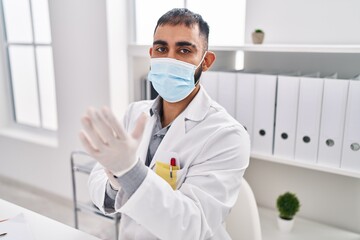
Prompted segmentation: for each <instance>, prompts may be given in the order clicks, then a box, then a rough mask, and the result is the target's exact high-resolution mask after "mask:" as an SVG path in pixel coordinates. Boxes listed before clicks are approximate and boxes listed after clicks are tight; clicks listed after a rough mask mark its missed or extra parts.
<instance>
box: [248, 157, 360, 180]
mask: <svg viewBox="0 0 360 240" xmlns="http://www.w3.org/2000/svg"><path fill="white" fill-rule="evenodd" d="M251 158H255V159H259V160H263V161H269V162H275V163H280V164H286V165H290V166H296V167H302V168H307V169H312V170H317V171H322V172H327V173H333V174H338V175H342V176H347V177H353V178H360V173H359V172H355V171H350V170H345V169H341V168H333V167H328V166H322V165H318V164H315V163H307V162H301V161H296V160H293V159H288V158H281V157H276V156H267V155H261V154H257V153H252V154H251Z"/></svg>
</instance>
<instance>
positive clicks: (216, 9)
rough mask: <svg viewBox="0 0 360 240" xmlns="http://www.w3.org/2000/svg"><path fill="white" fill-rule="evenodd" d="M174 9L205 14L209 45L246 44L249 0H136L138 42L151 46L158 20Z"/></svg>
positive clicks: (136, 33) (136, 38) (203, 15)
mask: <svg viewBox="0 0 360 240" xmlns="http://www.w3.org/2000/svg"><path fill="white" fill-rule="evenodd" d="M175 7H187V8H189V9H190V10H191V11H193V12H196V13H199V14H200V15H202V17H203V18H204V19H205V21H207V23H208V24H209V26H210V38H209V45H210V46H241V45H243V44H244V41H245V37H244V34H245V11H246V0H221V1H215V0H214V1H209V0H171V1H170V0H152V1H149V0H136V1H135V25H136V31H135V39H134V40H135V43H136V44H146V45H150V44H151V43H152V36H153V31H154V28H155V25H156V21H157V19H158V18H159V17H160V16H161V15H162V14H164V13H165V12H166V11H168V10H170V9H172V8H175ZM150 9H151V10H150Z"/></svg>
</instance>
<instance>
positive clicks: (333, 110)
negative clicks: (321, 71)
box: [317, 79, 349, 168]
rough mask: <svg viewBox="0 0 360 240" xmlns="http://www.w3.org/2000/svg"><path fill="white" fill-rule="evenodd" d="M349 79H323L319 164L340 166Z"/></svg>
mask: <svg viewBox="0 0 360 240" xmlns="http://www.w3.org/2000/svg"><path fill="white" fill-rule="evenodd" d="M348 86H349V80H337V79H325V80H324V93H323V101H322V111H321V121H320V137H319V152H318V159H317V162H318V164H320V165H324V166H329V167H335V168H340V159H341V151H342V142H343V141H342V140H343V131H344V121H345V111H346V102H347V94H348Z"/></svg>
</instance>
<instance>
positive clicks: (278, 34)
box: [245, 0, 360, 44]
mask: <svg viewBox="0 0 360 240" xmlns="http://www.w3.org/2000/svg"><path fill="white" fill-rule="evenodd" d="M246 8H247V13H246V29H245V36H246V39H245V42H246V43H251V38H250V36H251V32H252V31H254V29H256V28H261V29H263V30H264V32H265V40H264V43H271V44H281V43H282V44H359V43H360V31H359V30H358V29H359V23H360V14H359V8H360V1H358V0H346V1H343V0H291V1H288V0H271V1H269V0H248V1H247V6H246Z"/></svg>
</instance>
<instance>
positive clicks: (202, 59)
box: [195, 51, 208, 86]
mask: <svg viewBox="0 0 360 240" xmlns="http://www.w3.org/2000/svg"><path fill="white" fill-rule="evenodd" d="M207 52H208V51H205V53H204V55H203V57H202V58H201V61H200V63H199V65H197V67H196V69H198V68H199V67H200V66H201V64H202V63H203V61H204V59H205V56H206V54H207ZM199 82H200V78H199V79H198V80H197V81H196V83H195V86H196V85H198V83H199Z"/></svg>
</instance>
